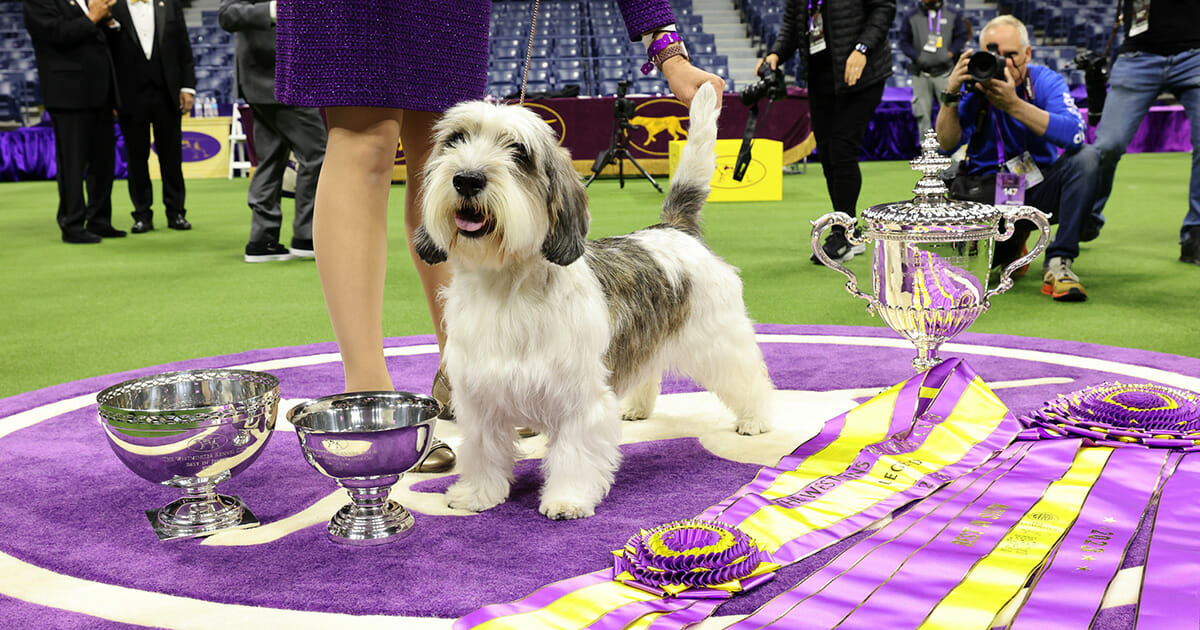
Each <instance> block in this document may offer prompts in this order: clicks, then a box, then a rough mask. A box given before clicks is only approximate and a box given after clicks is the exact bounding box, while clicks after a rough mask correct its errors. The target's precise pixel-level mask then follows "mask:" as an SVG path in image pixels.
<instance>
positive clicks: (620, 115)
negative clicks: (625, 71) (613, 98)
mask: <svg viewBox="0 0 1200 630" xmlns="http://www.w3.org/2000/svg"><path fill="white" fill-rule="evenodd" d="M629 86H630V83H629V81H618V82H617V102H616V107H614V109H613V115H614V116H616V118H617V120H618V121H628V120H629V119H630V118H632V117H633V109H634V105H633V101H631V100H629V99H627V98H625V93H626V92H627V91H628V90H629Z"/></svg>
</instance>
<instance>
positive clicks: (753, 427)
mask: <svg viewBox="0 0 1200 630" xmlns="http://www.w3.org/2000/svg"><path fill="white" fill-rule="evenodd" d="M734 428H735V429H736V430H737V432H738V433H740V434H742V435H758V434H759V433H766V432H767V431H770V430H771V423H770V422H768V421H767V420H766V419H764V418H738V421H737V425H736V426H735V427H734Z"/></svg>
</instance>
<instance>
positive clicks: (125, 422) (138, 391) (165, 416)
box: [96, 370, 279, 540]
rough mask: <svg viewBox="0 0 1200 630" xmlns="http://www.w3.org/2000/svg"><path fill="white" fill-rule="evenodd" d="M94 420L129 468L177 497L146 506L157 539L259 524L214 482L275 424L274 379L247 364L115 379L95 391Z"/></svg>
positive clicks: (250, 457)
mask: <svg viewBox="0 0 1200 630" xmlns="http://www.w3.org/2000/svg"><path fill="white" fill-rule="evenodd" d="M96 400H97V402H98V403H99V408H98V415H99V418H100V426H101V427H102V428H103V429H104V434H105V436H107V438H108V443H109V445H110V446H111V447H112V449H113V452H114V453H116V454H117V457H118V458H120V460H121V461H122V462H123V463H124V464H125V466H127V467H128V468H129V469H130V470H132V471H133V472H134V473H136V474H137V475H138V476H140V477H142V478H143V479H146V480H147V481H151V482H154V483H158V484H162V485H165V486H171V487H174V488H179V489H180V490H182V491H183V497H182V498H180V499H177V500H175V501H173V502H171V503H169V504H167V505H166V506H165V507H163V508H160V509H157V510H148V511H146V516H147V517H148V518H149V519H150V523H151V525H152V526H153V528H154V533H155V534H157V535H158V538H159V539H160V540H176V539H182V538H194V537H197V536H208V535H210V534H214V533H216V532H219V531H223V530H226V529H237V528H242V527H252V526H254V525H258V519H257V518H255V517H254V514H253V513H251V512H250V510H249V509H248V508H246V505H245V504H244V503H243V502H242V500H241V499H240V498H238V497H233V496H226V495H222V494H217V493H216V485H217V484H218V483H221V482H222V481H225V480H226V479H229V478H230V477H232V476H234V475H236V474H238V473H240V472H241V471H243V470H245V469H246V468H247V467H248V466H249V465H250V464H252V463H254V460H255V459H256V458H257V457H258V454H259V453H260V452H261V451H262V448H263V446H265V445H266V443H267V439H268V438H270V437H271V431H272V429H274V428H275V414H276V412H277V411H278V410H279V379H277V378H275V377H274V376H271V375H270V374H264V373H262V372H251V371H247V370H189V371H184V372H168V373H166V374H157V375H154V376H146V377H143V378H137V379H133V380H129V381H125V382H123V383H118V384H116V385H113V386H112V387H109V388H107V389H105V390H104V391H102V392H100V393H99V394H98V395H97V396H96Z"/></svg>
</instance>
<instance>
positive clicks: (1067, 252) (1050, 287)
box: [935, 15, 1100, 302]
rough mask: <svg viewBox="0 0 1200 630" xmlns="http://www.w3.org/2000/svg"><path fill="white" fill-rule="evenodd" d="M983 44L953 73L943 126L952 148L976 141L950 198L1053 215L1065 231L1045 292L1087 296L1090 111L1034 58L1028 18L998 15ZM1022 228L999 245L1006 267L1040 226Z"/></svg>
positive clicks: (1050, 255)
mask: <svg viewBox="0 0 1200 630" xmlns="http://www.w3.org/2000/svg"><path fill="white" fill-rule="evenodd" d="M979 41H980V44H981V45H982V47H983V48H984V50H981V51H978V52H972V51H970V50H967V51H964V52H963V55H962V57H961V58H960V59H959V60H958V63H957V64H956V65H955V66H954V70H953V71H951V73H950V79H949V80H948V82H947V84H946V92H945V93H944V94H942V96H941V100H942V107H941V109H940V111H939V113H938V118H937V124H936V127H935V128H936V131H937V138H938V144H939V145H940V146H941V149H942V150H943V151H945V152H948V153H949V152H953V151H954V150H956V149H957V148H958V147H959V146H961V145H962V144H963V143H966V145H967V157H966V160H965V161H964V162H963V163H962V164H961V165H960V167H959V171H958V175H957V176H956V177H955V178H954V180H953V181H952V182H951V184H950V196H951V197H954V198H957V199H969V200H972V201H981V202H984V203H995V204H997V205H1002V204H1016V205H1030V206H1033V207H1035V208H1038V209H1039V210H1042V211H1043V212H1046V213H1049V214H1050V215H1051V222H1057V223H1058V231H1057V232H1056V233H1055V236H1054V240H1053V241H1051V243H1050V245H1049V246H1047V247H1046V258H1045V259H1046V263H1045V271H1044V273H1043V275H1042V293H1045V294H1046V295H1050V296H1052V297H1053V298H1054V299H1055V300H1059V301H1062V302H1082V301H1083V300H1086V299H1087V293H1086V292H1085V291H1084V289H1083V285H1082V284H1081V283H1080V282H1079V277H1078V276H1076V275H1075V273H1074V272H1072V271H1071V264H1072V262H1073V261H1074V260H1075V259H1076V258H1077V257H1078V256H1079V231H1080V228H1081V226H1082V225H1083V220H1084V218H1085V217H1086V216H1087V215H1088V214H1089V213H1090V212H1091V209H1092V203H1093V200H1094V199H1095V195H1096V184H1097V181H1098V175H1099V166H1100V157H1099V154H1098V153H1097V152H1096V150H1095V149H1094V148H1092V147H1091V146H1089V145H1085V144H1084V129H1085V126H1084V121H1083V117H1082V116H1081V115H1080V113H1079V110H1078V109H1076V107H1075V101H1074V100H1073V99H1072V98H1071V93H1070V90H1068V88H1067V83H1066V81H1064V80H1063V78H1062V77H1061V76H1059V74H1058V73H1056V72H1054V71H1053V70H1050V69H1049V68H1046V67H1045V66H1039V65H1033V64H1031V63H1029V60H1030V56H1031V54H1032V52H1033V48H1032V47H1031V46H1030V45H1029V32H1028V31H1027V30H1026V28H1025V25H1024V24H1022V23H1021V21H1020V20H1018V19H1016V18H1014V17H1012V16H1011V15H1002V16H999V17H997V18H995V19H993V20H992V21H990V22H988V23H987V25H986V26H984V27H983V30H982V31H981V32H980V37H979ZM964 88H965V89H964ZM1059 149H1063V150H1064V151H1063V152H1062V154H1061V155H1059ZM1016 228H1017V233H1016V234H1014V235H1013V236H1012V237H1011V238H1009V239H1008V240H1006V241H1001V242H998V243H996V251H995V255H994V256H993V259H992V266H993V267H1001V268H1003V266H1006V265H1008V263H1010V262H1012V261H1013V260H1016V259H1017V257H1019V256H1020V255H1021V254H1022V251H1021V250H1022V249H1023V247H1024V244H1025V240H1026V238H1028V235H1029V231H1030V230H1031V229H1033V227H1032V224H1030V223H1026V222H1019V223H1018V224H1017V226H1016Z"/></svg>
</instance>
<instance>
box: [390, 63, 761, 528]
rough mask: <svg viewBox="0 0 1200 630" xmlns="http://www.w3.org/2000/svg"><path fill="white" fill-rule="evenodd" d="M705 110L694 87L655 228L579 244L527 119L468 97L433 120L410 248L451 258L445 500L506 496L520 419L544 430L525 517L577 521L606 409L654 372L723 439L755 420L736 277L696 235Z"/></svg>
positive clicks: (551, 165) (557, 169) (620, 408)
mask: <svg viewBox="0 0 1200 630" xmlns="http://www.w3.org/2000/svg"><path fill="white" fill-rule="evenodd" d="M716 118H717V111H716V94H715V92H714V91H713V90H712V89H711V87H706V88H702V89H701V91H700V93H698V94H697V96H696V99H695V101H694V102H693V105H692V113H691V122H692V129H691V130H690V132H691V133H690V136H691V137H690V138H689V143H688V146H687V147H686V148H685V149H684V154H683V157H682V159H681V162H680V165H679V168H678V169H677V171H676V176H675V177H674V178H673V179H672V182H671V188H670V190H669V191H668V193H667V197H666V200H665V201H664V204H663V212H662V216H661V221H662V223H661V224H659V225H657V226H654V227H653V228H648V229H646V230H641V231H638V232H636V233H634V234H631V235H626V236H621V237H612V238H609V239H604V240H602V241H598V242H596V243H591V244H588V243H587V242H586V240H585V237H586V233H587V227H588V222H589V215H588V211H587V203H586V202H587V198H586V192H585V190H584V188H583V185H582V183H581V182H580V180H579V176H578V174H576V173H575V171H574V168H573V167H572V164H571V161H570V156H569V154H568V153H567V152H566V151H565V150H564V149H562V148H561V147H559V146H558V145H557V142H556V138H555V137H554V134H553V133H552V131H551V130H550V128H549V127H548V126H547V125H546V124H545V123H544V122H543V121H542V120H541V119H540V118H539V117H538V116H537V115H536V114H534V113H532V112H530V111H528V110H525V109H524V108H519V107H513V106H495V105H488V104H484V103H469V104H465V105H460V106H458V107H455V108H453V109H452V110H450V111H449V112H447V114H446V116H445V118H444V119H443V121H442V122H441V123H440V124H439V125H438V128H437V135H436V140H435V145H434V150H433V155H432V157H431V159H430V160H429V162H428V165H427V167H426V178H425V193H424V195H425V196H424V199H423V202H424V212H425V216H424V222H423V225H422V227H421V228H419V229H418V230H417V232H416V233H415V234H414V245H415V247H416V249H417V252H418V253H419V254H420V255H421V257H422V258H423V259H424V260H425V261H426V262H429V263H431V264H433V263H437V262H441V261H444V260H449V261H450V263H451V264H452V265H453V267H454V278H453V281H452V283H451V285H450V286H449V287H448V288H447V289H446V290H445V292H444V297H445V299H446V305H445V306H446V308H445V318H446V330H447V343H446V348H445V353H444V356H443V360H444V363H445V366H446V370H447V374H448V375H449V377H450V380H451V383H452V385H453V387H454V406H455V413H456V415H457V416H458V421H459V425H460V427H461V428H462V431H463V435H464V443H463V445H462V448H461V449H460V458H459V472H460V480H459V482H458V483H456V484H455V485H454V486H452V487H451V489H450V490H449V491H448V492H447V498H448V500H449V504H450V505H451V506H452V507H459V508H465V509H470V510H475V511H479V510H484V509H488V508H490V507H493V506H495V505H497V504H499V503H501V502H503V501H504V500H505V499H506V498H507V496H508V490H509V484H510V481H511V475H512V467H513V464H514V463H515V461H516V457H517V451H516V449H515V444H514V437H515V435H514V433H513V428H514V427H516V426H521V425H531V426H534V427H535V428H539V429H541V430H542V431H543V432H545V433H546V435H547V437H548V438H549V440H550V444H549V448H548V450H547V455H546V458H545V459H544V460H543V470H544V473H545V477H546V483H545V486H544V487H543V491H542V502H541V506H540V511H541V512H542V513H543V514H545V515H547V516H549V517H551V518H580V517H585V516H590V515H592V514H593V513H594V509H595V506H596V505H597V504H598V503H599V502H600V501H601V500H602V499H603V498H604V496H605V495H606V494H607V493H608V490H609V488H610V487H611V485H612V482H613V474H614V472H615V471H616V468H617V466H618V463H619V462H620V450H619V448H618V444H619V441H620V427H619V423H618V422H617V419H618V418H619V417H625V418H626V419H642V418H645V417H647V416H648V415H649V414H650V413H651V412H652V411H653V408H654V400H655V398H656V397H657V395H658V390H659V379H660V377H661V374H662V372H663V371H664V370H666V369H668V368H671V367H676V368H679V369H680V370H681V371H683V372H685V373H687V374H689V375H690V376H692V377H693V378H694V379H695V380H696V381H697V382H699V383H700V384H701V385H703V386H704V387H706V388H707V389H709V390H710V391H713V392H714V393H716V394H717V396H718V397H719V398H720V399H721V400H722V401H723V402H724V403H725V404H726V405H727V406H728V407H729V408H730V409H731V410H732V411H733V412H734V415H735V416H736V420H737V425H736V428H737V430H738V432H739V433H744V434H748V435H753V434H756V433H761V432H762V431H765V430H766V429H767V424H768V423H767V418H766V415H767V414H766V405H767V404H768V400H769V398H770V394H771V390H772V387H771V384H770V380H769V378H768V377H767V374H766V367H765V365H764V363H763V361H762V354H761V351H759V349H758V346H757V345H756V343H755V340H754V330H753V327H752V325H751V323H750V320H749V319H748V318H747V317H746V313H745V306H744V303H743V301H742V297H741V282H740V280H739V279H738V277H737V273H736V270H735V269H733V268H732V267H730V266H729V265H728V264H726V263H725V262H724V261H722V260H721V259H720V258H718V257H717V256H716V255H715V254H713V253H712V252H711V251H710V250H709V249H708V248H707V246H706V245H705V244H704V243H703V241H702V240H701V239H700V229H699V224H698V219H699V211H700V208H701V207H702V206H703V202H704V199H705V198H706V196H707V194H708V186H709V179H710V178H711V177H712V173H713V170H714V168H715V158H714V157H713V150H714V148H715V143H716ZM618 396H627V398H626V400H625V401H624V404H623V405H622V404H621V403H619V402H618V398H617V397H618Z"/></svg>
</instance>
